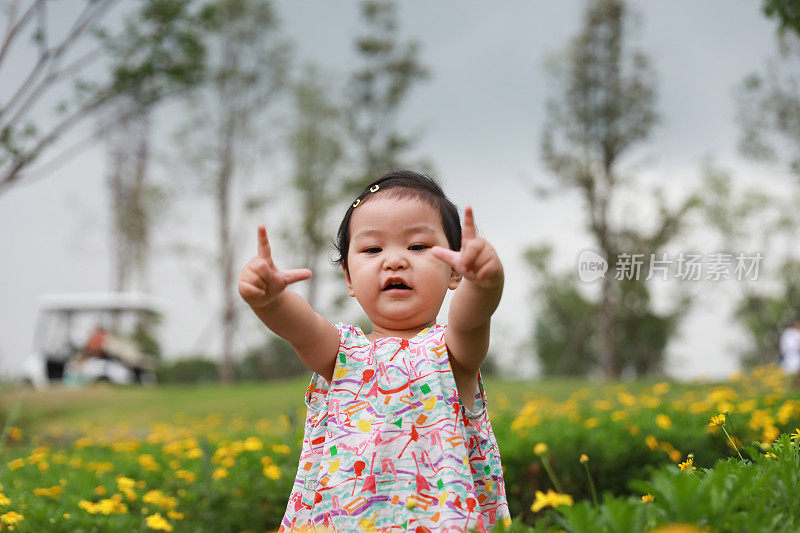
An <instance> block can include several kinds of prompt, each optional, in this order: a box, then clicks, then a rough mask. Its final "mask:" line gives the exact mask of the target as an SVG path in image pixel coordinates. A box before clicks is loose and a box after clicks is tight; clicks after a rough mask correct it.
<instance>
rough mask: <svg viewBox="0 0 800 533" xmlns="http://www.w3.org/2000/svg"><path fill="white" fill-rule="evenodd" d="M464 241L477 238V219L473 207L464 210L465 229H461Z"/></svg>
mask: <svg viewBox="0 0 800 533" xmlns="http://www.w3.org/2000/svg"><path fill="white" fill-rule="evenodd" d="M461 238H462V239H474V238H475V218H474V217H473V215H472V206H469V205H468V206H467V207H465V208H464V227H463V228H462V229H461Z"/></svg>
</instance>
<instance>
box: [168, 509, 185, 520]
mask: <svg viewBox="0 0 800 533" xmlns="http://www.w3.org/2000/svg"><path fill="white" fill-rule="evenodd" d="M167 516H168V517H170V518H172V519H173V520H183V513H179V512H178V511H169V512H168V513H167Z"/></svg>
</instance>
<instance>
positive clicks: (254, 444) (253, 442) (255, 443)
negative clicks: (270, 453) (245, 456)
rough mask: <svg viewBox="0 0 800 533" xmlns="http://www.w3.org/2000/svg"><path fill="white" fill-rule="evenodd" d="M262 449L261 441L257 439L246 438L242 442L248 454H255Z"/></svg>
mask: <svg viewBox="0 0 800 533" xmlns="http://www.w3.org/2000/svg"><path fill="white" fill-rule="evenodd" d="M263 447H264V444H263V443H262V442H261V439H259V438H258V437H248V438H247V439H245V441H244V449H245V450H247V451H249V452H255V451H258V450H260V449H262V448H263Z"/></svg>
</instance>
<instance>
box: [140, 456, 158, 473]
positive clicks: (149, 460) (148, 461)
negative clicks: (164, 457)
mask: <svg viewBox="0 0 800 533" xmlns="http://www.w3.org/2000/svg"><path fill="white" fill-rule="evenodd" d="M139 464H140V465H142V466H143V467H145V468H146V469H148V470H158V463H157V462H156V460H155V459H154V458H153V456H152V455H150V454H148V453H144V454H142V455H140V456H139Z"/></svg>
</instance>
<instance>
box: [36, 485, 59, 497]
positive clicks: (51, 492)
mask: <svg viewBox="0 0 800 533" xmlns="http://www.w3.org/2000/svg"><path fill="white" fill-rule="evenodd" d="M33 493H34V494H35V495H36V496H47V497H48V498H53V499H57V498H59V497H60V496H61V485H54V486H52V487H50V488H48V489H33Z"/></svg>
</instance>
